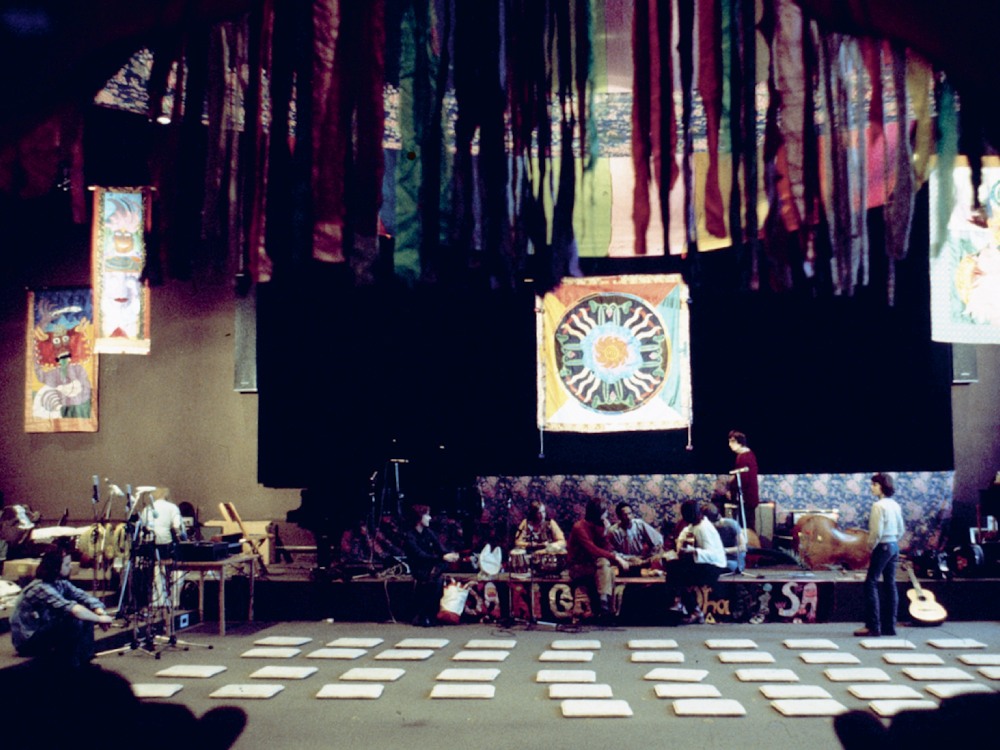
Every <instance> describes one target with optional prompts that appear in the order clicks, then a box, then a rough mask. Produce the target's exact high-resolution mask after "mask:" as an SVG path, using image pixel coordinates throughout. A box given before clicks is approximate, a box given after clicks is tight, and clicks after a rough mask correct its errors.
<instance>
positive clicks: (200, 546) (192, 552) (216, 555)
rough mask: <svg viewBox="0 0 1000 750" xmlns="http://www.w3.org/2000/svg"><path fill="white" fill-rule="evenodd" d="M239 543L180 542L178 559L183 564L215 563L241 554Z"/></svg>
mask: <svg viewBox="0 0 1000 750" xmlns="http://www.w3.org/2000/svg"><path fill="white" fill-rule="evenodd" d="M240 549H241V545H240V544H239V543H238V542H237V543H236V544H233V543H231V542H178V543H177V559H178V560H180V561H182V562H214V561H215V560H225V559H226V558H227V557H230V556H232V555H235V554H239V552H240Z"/></svg>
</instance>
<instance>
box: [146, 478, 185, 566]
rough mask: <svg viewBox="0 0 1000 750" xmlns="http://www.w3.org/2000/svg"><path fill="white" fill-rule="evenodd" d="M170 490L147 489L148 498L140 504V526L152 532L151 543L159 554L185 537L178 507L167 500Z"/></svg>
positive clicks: (164, 488)
mask: <svg viewBox="0 0 1000 750" xmlns="http://www.w3.org/2000/svg"><path fill="white" fill-rule="evenodd" d="M169 498H170V490H168V489H167V488H166V487H154V488H152V489H150V490H149V499H148V500H147V501H146V503H145V504H144V505H141V507H142V511H141V512H140V514H139V518H140V520H141V522H142V526H143V528H145V529H149V530H150V531H152V532H153V543H154V544H155V545H156V546H157V547H159V548H160V554H161V555H163V554H164V553H166V552H169V547H170V545H172V544H173V543H174V542H183V541H185V540H186V539H187V532H186V531H185V529H184V519H183V518H182V517H181V511H180V508H178V507H177V506H176V505H174V504H173V503H172V502H170V500H169Z"/></svg>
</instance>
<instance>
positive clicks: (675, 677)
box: [642, 667, 708, 682]
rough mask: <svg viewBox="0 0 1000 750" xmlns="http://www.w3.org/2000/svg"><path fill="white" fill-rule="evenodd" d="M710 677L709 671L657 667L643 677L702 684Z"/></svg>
mask: <svg viewBox="0 0 1000 750" xmlns="http://www.w3.org/2000/svg"><path fill="white" fill-rule="evenodd" d="M706 677H708V670H707V669H683V668H678V667H657V668H656V669H652V670H650V671H649V672H646V674H644V675H643V676H642V679H644V680H656V681H662V682H701V681H702V680H704V679H705V678H706Z"/></svg>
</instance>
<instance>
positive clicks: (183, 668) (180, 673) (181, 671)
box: [156, 664, 226, 679]
mask: <svg viewBox="0 0 1000 750" xmlns="http://www.w3.org/2000/svg"><path fill="white" fill-rule="evenodd" d="M225 671H226V668H225V667H222V666H216V665H209V664H175V665H174V666H172V667H167V668H166V669H161V670H160V671H159V672H157V673H156V676H157V677H192V678H198V679H205V678H208V677H215V675H217V674H220V673H221V672H225Z"/></svg>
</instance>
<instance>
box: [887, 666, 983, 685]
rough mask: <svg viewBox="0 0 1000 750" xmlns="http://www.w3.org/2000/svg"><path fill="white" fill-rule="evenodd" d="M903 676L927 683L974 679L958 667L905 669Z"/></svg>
mask: <svg viewBox="0 0 1000 750" xmlns="http://www.w3.org/2000/svg"><path fill="white" fill-rule="evenodd" d="M903 674H905V675H906V676H907V677H909V678H910V679H911V680H927V681H928V682H934V681H937V680H941V681H945V680H947V681H948V682H951V681H952V680H974V679H975V677H973V676H972V675H971V674H969V673H968V672H966V671H965V670H964V669H959V668H958V667H905V668H904V669H903Z"/></svg>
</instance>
